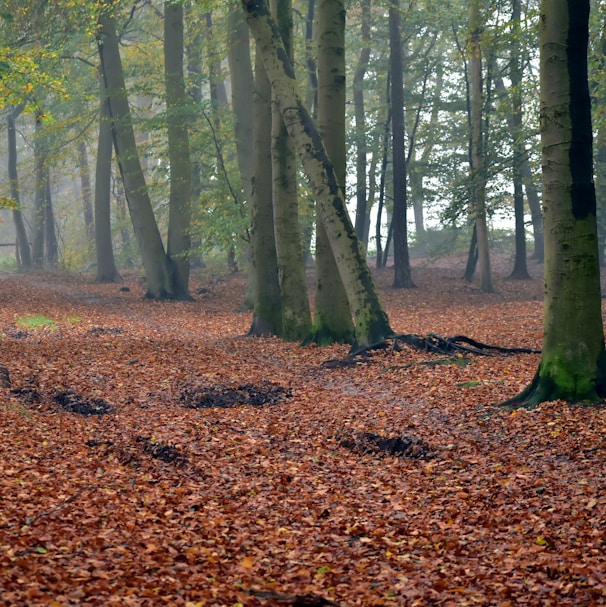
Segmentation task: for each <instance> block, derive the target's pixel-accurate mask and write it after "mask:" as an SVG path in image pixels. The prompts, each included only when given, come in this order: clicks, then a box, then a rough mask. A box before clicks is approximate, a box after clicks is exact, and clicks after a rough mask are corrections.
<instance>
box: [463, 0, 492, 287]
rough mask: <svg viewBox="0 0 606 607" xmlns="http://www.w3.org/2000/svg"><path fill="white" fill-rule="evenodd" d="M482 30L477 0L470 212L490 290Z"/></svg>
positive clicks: (483, 281)
mask: <svg viewBox="0 0 606 607" xmlns="http://www.w3.org/2000/svg"><path fill="white" fill-rule="evenodd" d="M482 30H483V22H482V18H481V15H480V0H472V1H471V4H470V5H469V31H470V55H471V154H470V157H471V190H472V191H471V193H472V204H471V212H472V217H473V219H474V221H475V226H476V235H477V239H478V240H477V242H478V266H479V271H480V289H481V290H482V291H484V293H491V292H492V291H493V290H494V289H493V286H492V274H491V270H490V250H489V247H488V225H487V222H486V166H485V165H486V160H485V158H484V144H483V125H482V114H483V110H482V106H483V95H482Z"/></svg>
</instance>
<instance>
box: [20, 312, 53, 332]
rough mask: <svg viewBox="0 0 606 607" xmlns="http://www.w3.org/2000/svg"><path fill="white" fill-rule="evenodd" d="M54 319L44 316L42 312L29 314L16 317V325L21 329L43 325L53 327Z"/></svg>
mask: <svg viewBox="0 0 606 607" xmlns="http://www.w3.org/2000/svg"><path fill="white" fill-rule="evenodd" d="M56 324H57V323H56V321H54V320H53V319H52V318H48V317H47V316H44V314H29V315H27V316H21V317H20V318H18V319H17V325H18V326H19V327H21V328H22V329H42V328H44V327H51V328H55V325H56Z"/></svg>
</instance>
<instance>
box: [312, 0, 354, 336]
mask: <svg viewBox="0 0 606 607" xmlns="http://www.w3.org/2000/svg"><path fill="white" fill-rule="evenodd" d="M316 26H317V39H318V58H317V67H318V78H317V85H318V89H317V111H318V131H319V133H320V135H321V136H322V139H323V140H324V142H325V143H324V145H325V146H326V153H327V154H328V157H329V158H330V160H331V162H332V165H333V167H334V171H335V175H336V179H337V182H338V184H339V186H340V187H342V186H343V184H344V183H345V171H346V153H345V46H344V45H345V7H344V4H343V1H342V0H320V2H319V4H318V8H317V21H316ZM316 209H317V211H318V212H317V218H316V293H315V308H314V322H313V331H312V336H311V339H313V340H314V341H316V343H318V344H320V345H328V344H330V343H334V342H338V343H353V342H354V340H355V328H354V324H353V319H352V314H351V309H350V306H349V300H348V297H347V293H346V291H345V287H344V285H343V281H342V279H341V276H340V274H339V270H338V268H337V264H336V261H335V257H334V253H333V251H332V248H331V245H330V239H329V237H328V235H327V233H326V229H325V228H324V224H323V223H322V218H321V214H320V212H319V209H318V207H316Z"/></svg>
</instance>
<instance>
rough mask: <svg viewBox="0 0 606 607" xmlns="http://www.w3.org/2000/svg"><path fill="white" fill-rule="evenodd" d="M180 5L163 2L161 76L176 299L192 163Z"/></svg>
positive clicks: (185, 293) (185, 278) (182, 287)
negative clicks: (164, 108)
mask: <svg viewBox="0 0 606 607" xmlns="http://www.w3.org/2000/svg"><path fill="white" fill-rule="evenodd" d="M183 53H184V44H183V5H182V4H179V3H175V2H172V1H170V2H165V3H164V79H165V84H166V121H167V133H168V161H169V165H170V183H169V187H170V192H169V201H168V241H167V254H168V257H169V259H170V262H171V264H172V271H173V289H174V291H173V293H172V296H173V297H174V298H175V299H181V300H187V299H191V297H190V295H189V286H188V285H189V253H190V249H191V239H190V235H189V228H190V222H191V174H192V169H191V163H190V157H189V154H190V150H189V132H188V128H187V118H188V116H187V104H188V101H187V94H186V90H185V75H184V73H183Z"/></svg>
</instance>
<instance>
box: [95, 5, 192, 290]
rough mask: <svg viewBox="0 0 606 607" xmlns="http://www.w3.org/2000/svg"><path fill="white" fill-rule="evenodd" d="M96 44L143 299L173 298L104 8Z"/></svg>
mask: <svg viewBox="0 0 606 607" xmlns="http://www.w3.org/2000/svg"><path fill="white" fill-rule="evenodd" d="M97 43H98V50H99V57H100V60H101V70H102V75H103V79H104V84H105V87H106V89H107V94H108V100H109V111H110V117H111V120H112V132H113V138H114V148H115V150H116V158H117V161H118V167H119V169H120V174H121V176H122V181H123V183H124V191H125V193H126V200H127V203H128V209H129V212H130V216H131V221H132V224H133V230H134V232H135V236H136V238H137V243H138V245H139V251H140V253H141V259H142V261H143V267H144V268H145V273H146V275H147V294H146V296H147V297H149V298H152V299H175V298H176V297H178V296H179V294H180V293H182V291H183V289H182V285H179V284H178V283H175V276H177V275H176V274H175V273H174V272H173V271H172V267H171V263H170V260H169V258H168V256H167V255H166V252H165V250H164V245H163V243H162V237H161V236H160V231H159V230H158V225H157V223H156V219H155V217H154V211H153V209H152V205H151V201H150V199H149V193H148V190H147V186H146V184H145V177H144V175H143V169H142V167H141V162H140V159H139V154H138V152H137V144H136V142H135V135H134V131H133V125H132V118H131V113H130V108H129V104H128V97H127V93H126V84H125V81H124V72H123V70H122V61H121V58H120V51H119V47H118V37H117V34H116V23H115V18H114V16H113V14H112V12H111V9H110V8H109V7H107V6H106V7H104V10H102V11H101V14H100V16H99V30H98V33H97Z"/></svg>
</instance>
